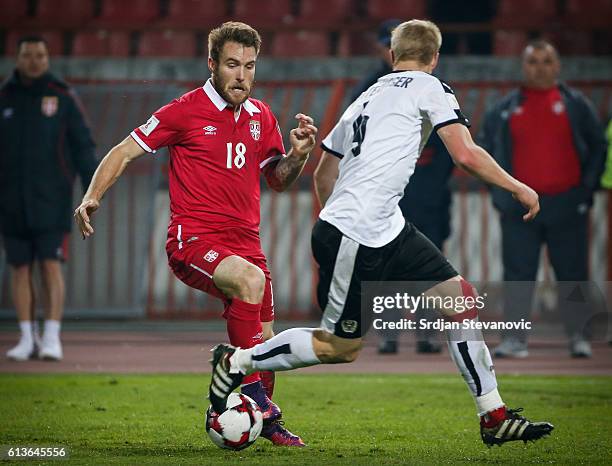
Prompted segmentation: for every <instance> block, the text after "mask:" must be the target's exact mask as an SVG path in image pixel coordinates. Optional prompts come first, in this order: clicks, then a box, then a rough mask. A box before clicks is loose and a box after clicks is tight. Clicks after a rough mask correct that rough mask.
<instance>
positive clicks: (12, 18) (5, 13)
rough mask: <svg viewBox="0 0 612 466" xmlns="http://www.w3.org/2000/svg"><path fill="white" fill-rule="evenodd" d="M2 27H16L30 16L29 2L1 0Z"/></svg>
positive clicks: (0, 22)
mask: <svg viewBox="0 0 612 466" xmlns="http://www.w3.org/2000/svg"><path fill="white" fill-rule="evenodd" d="M0 11H1V12H2V14H0V27H3V28H4V27H5V28H8V27H11V26H15V24H17V23H18V22H19V21H20V20H22V19H24V18H25V17H26V15H27V14H28V2H25V1H24V0H0Z"/></svg>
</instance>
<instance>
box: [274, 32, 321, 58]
mask: <svg viewBox="0 0 612 466" xmlns="http://www.w3.org/2000/svg"><path fill="white" fill-rule="evenodd" d="M329 54H330V41H329V34H328V33H326V32H318V31H297V32H277V33H276V34H275V35H274V42H273V44H272V55H274V56H275V57H324V56H327V55H329Z"/></svg>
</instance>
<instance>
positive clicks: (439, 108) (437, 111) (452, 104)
mask: <svg viewBox="0 0 612 466" xmlns="http://www.w3.org/2000/svg"><path fill="white" fill-rule="evenodd" d="M420 107H421V110H422V111H423V112H425V114H426V115H427V117H428V119H429V121H430V122H431V125H432V126H433V129H434V130H435V131H437V130H439V129H440V128H442V127H444V126H446V125H450V124H453V123H460V124H462V125H465V126H467V127H468V128H469V127H470V125H471V124H470V121H469V120H468V119H467V118H466V117H465V115H464V114H463V113H461V108H460V107H459V102H458V101H457V98H456V97H455V92H454V91H453V89H452V88H451V87H450V86H449V85H448V84H446V83H445V82H444V81H442V80H438V79H436V81H435V82H433V83H432V85H431V86H429V88H428V89H427V90H426V92H425V93H424V94H423V96H422V97H421V101H420Z"/></svg>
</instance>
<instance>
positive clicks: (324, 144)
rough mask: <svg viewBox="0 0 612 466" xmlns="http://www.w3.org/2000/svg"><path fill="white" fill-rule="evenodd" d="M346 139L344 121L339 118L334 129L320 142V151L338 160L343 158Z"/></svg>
mask: <svg viewBox="0 0 612 466" xmlns="http://www.w3.org/2000/svg"><path fill="white" fill-rule="evenodd" d="M345 137H346V123H345V119H344V117H343V118H340V121H338V123H336V126H334V129H332V130H331V132H330V133H329V134H328V135H327V136H326V137H325V139H323V141H321V149H323V150H324V151H325V152H329V153H330V154H332V155H335V156H336V157H338V158H339V159H342V158H343V157H344V140H345Z"/></svg>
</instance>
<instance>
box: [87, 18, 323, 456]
mask: <svg viewBox="0 0 612 466" xmlns="http://www.w3.org/2000/svg"><path fill="white" fill-rule="evenodd" d="M260 46H261V38H260V36H259V34H258V33H257V31H256V30H255V29H253V28H251V27H250V26H248V25H246V24H244V23H238V22H228V23H224V24H223V25H222V26H220V27H219V28H217V29H214V30H212V31H211V32H210V34H209V36H208V49H209V57H208V67H209V69H210V72H211V78H210V79H209V80H208V81H207V82H206V83H205V84H204V86H203V87H200V88H197V89H194V90H193V91H191V92H188V93H187V94H185V95H183V96H181V97H180V98H178V99H176V100H174V101H172V102H170V103H169V104H168V105H166V106H164V107H162V108H160V109H159V110H157V111H156V112H155V113H154V114H153V116H151V118H150V119H149V120H148V121H147V122H146V123H145V124H143V125H142V126H140V127H138V128H136V129H135V130H134V131H132V133H131V134H130V136H128V137H127V138H126V139H124V140H123V141H122V142H121V143H119V144H118V145H117V146H115V147H114V148H113V149H111V151H110V152H109V153H108V154H107V155H106V157H105V158H104V159H103V160H102V162H101V163H100V166H99V167H98V169H97V171H96V173H95V175H94V177H93V180H92V182H91V184H90V186H89V189H88V191H87V193H85V196H84V197H83V201H82V202H81V205H79V207H77V209H76V210H75V218H76V221H77V223H78V225H79V228H80V230H81V232H82V234H83V237H84V238H87V237H89V236H91V235H92V234H93V233H94V229H93V227H92V225H91V215H92V214H93V213H94V212H95V211H96V210H97V209H98V208H99V207H100V200H101V199H102V196H103V195H104V193H105V192H106V191H107V190H108V189H109V188H110V187H111V185H112V184H113V183H114V182H115V180H116V179H117V178H118V177H119V176H120V175H121V173H122V172H123V170H124V169H125V167H126V166H127V165H128V164H129V163H130V162H132V161H133V160H135V159H137V158H138V157H140V156H142V155H144V154H145V153H154V152H155V151H156V150H157V149H159V148H161V147H168V148H169V151H170V164H169V186H170V187H169V190H170V211H171V216H170V224H169V226H168V240H167V242H166V250H167V253H168V261H169V264H170V267H171V268H172V270H173V271H174V273H175V275H176V276H177V277H178V278H179V279H181V280H182V281H183V282H185V283H186V284H188V285H189V286H191V287H193V288H196V289H199V290H202V291H204V292H206V293H209V294H211V295H213V296H216V297H218V298H220V299H221V300H222V301H223V302H224V304H225V312H224V313H223V317H224V318H225V319H226V321H227V331H228V334H229V339H230V341H231V343H232V344H234V345H236V346H240V347H242V348H250V347H252V346H253V345H255V344H257V343H261V342H262V341H264V340H266V339H268V338H271V337H272V336H273V335H274V333H273V330H272V324H273V320H274V306H273V302H274V301H273V298H272V282H271V279H270V271H269V270H268V267H267V265H266V258H265V256H264V253H263V251H262V249H261V244H260V239H259V221H260V203H259V198H260V188H259V176H260V175H259V174H260V172H262V173H263V174H264V176H265V178H266V181H267V183H268V185H269V186H270V187H271V188H272V189H274V190H275V191H284V190H285V189H287V188H288V187H289V186H290V185H291V184H292V183H293V182H294V181H295V179H296V178H297V177H298V176H299V174H300V172H301V171H302V168H303V167H304V164H305V163H306V160H307V159H308V155H309V153H310V151H311V150H312V148H313V147H314V144H315V136H316V133H317V128H316V127H315V126H314V123H313V120H312V118H311V117H309V116H307V115H303V114H301V113H300V114H297V115H296V119H297V120H298V127H297V128H295V129H293V130H291V133H290V142H291V150H290V151H289V152H288V153H287V154H285V149H284V147H283V141H282V137H281V133H280V129H279V127H278V123H277V121H276V118H275V117H274V115H273V113H272V112H271V110H270V108H269V107H268V106H267V105H266V104H265V103H263V102H261V101H259V100H255V99H251V98H249V96H250V94H251V90H252V86H253V82H254V78H255V62H256V60H257V55H258V53H259V50H260ZM273 387H274V378H273V373H255V374H252V376H249V377H248V378H247V379H245V380H244V381H243V385H242V392H243V393H245V394H246V395H248V396H250V397H251V398H253V399H254V400H255V401H256V402H257V403H258V404H259V406H260V407H261V409H262V411H263V413H264V421H265V426H264V430H263V431H262V436H263V437H265V438H268V439H269V440H271V441H272V442H273V443H274V444H277V445H287V446H303V445H304V443H303V442H302V440H301V439H300V437H298V436H296V435H293V434H291V433H290V432H289V431H288V430H287V429H285V428H284V427H283V425H282V423H281V422H279V420H280V417H281V411H280V409H279V408H278V406H276V405H275V404H274V403H273V402H272V401H271V399H270V398H271V397H272V391H273Z"/></svg>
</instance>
